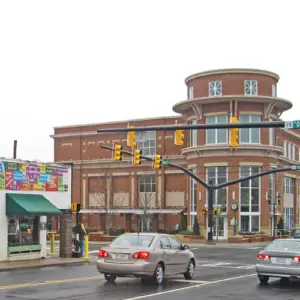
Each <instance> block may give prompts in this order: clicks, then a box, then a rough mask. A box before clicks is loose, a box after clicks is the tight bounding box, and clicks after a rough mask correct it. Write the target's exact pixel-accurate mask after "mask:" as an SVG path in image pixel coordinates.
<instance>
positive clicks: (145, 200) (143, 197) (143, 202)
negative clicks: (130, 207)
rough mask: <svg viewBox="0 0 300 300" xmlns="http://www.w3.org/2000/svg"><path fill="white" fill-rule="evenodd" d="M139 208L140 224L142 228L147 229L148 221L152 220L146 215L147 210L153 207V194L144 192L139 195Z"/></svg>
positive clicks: (150, 216) (149, 215)
mask: <svg viewBox="0 0 300 300" xmlns="http://www.w3.org/2000/svg"><path fill="white" fill-rule="evenodd" d="M138 199H139V208H140V209H143V214H142V222H143V228H147V223H148V221H149V220H150V219H151V218H152V215H151V214H149V213H148V209H151V208H154V206H155V193H151V192H145V193H139V197H138Z"/></svg>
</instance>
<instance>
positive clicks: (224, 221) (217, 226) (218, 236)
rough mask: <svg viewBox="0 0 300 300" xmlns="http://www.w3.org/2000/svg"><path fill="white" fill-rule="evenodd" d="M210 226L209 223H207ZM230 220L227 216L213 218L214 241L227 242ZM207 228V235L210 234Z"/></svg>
mask: <svg viewBox="0 0 300 300" xmlns="http://www.w3.org/2000/svg"><path fill="white" fill-rule="evenodd" d="M206 224H208V222H206ZM227 229H228V218H227V216H218V215H217V216H213V239H214V240H227V238H228V235H227ZM209 230H210V229H209V227H207V231H206V232H207V234H208V232H209Z"/></svg>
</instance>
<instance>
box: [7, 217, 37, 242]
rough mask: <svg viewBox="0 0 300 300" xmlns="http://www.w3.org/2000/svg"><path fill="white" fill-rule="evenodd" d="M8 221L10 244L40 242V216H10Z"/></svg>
mask: <svg viewBox="0 0 300 300" xmlns="http://www.w3.org/2000/svg"><path fill="white" fill-rule="evenodd" d="M7 221H8V246H18V245H33V244H38V224H39V217H9V218H8V220H7ZM2 242H4V241H2Z"/></svg>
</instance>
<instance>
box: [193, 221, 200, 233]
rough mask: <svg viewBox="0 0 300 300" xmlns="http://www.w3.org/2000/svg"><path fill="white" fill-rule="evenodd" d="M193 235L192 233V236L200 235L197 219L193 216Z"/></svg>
mask: <svg viewBox="0 0 300 300" xmlns="http://www.w3.org/2000/svg"><path fill="white" fill-rule="evenodd" d="M193 233H194V235H200V226H199V223H198V219H197V217H196V216H195V221H194V226H193Z"/></svg>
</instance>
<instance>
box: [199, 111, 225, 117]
mask: <svg viewBox="0 0 300 300" xmlns="http://www.w3.org/2000/svg"><path fill="white" fill-rule="evenodd" d="M203 115H204V117H213V116H221V115H226V116H228V111H221V112H210V113H204V114H203Z"/></svg>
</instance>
